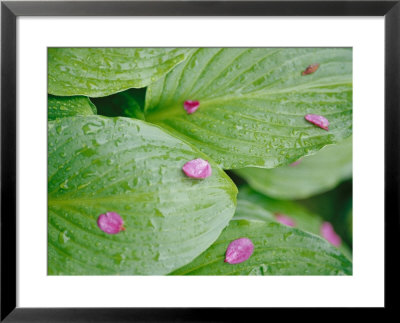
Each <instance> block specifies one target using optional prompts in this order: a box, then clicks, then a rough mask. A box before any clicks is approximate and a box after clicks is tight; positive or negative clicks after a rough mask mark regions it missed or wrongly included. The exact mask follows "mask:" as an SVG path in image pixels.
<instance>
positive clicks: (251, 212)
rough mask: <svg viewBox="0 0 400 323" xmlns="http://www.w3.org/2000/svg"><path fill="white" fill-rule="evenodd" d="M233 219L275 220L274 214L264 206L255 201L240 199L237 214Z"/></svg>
mask: <svg viewBox="0 0 400 323" xmlns="http://www.w3.org/2000/svg"><path fill="white" fill-rule="evenodd" d="M233 220H249V221H264V222H271V221H275V217H274V215H273V214H272V213H271V212H269V211H267V210H266V209H265V208H263V207H262V206H259V205H258V204H255V203H253V202H250V201H247V200H244V199H240V200H238V201H237V206H236V211H235V215H234V216H233Z"/></svg>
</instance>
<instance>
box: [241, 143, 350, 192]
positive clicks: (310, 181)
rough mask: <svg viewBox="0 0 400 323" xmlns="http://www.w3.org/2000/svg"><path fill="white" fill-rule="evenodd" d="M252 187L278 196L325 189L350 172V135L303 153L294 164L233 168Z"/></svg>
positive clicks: (338, 181)
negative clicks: (317, 150) (341, 140)
mask: <svg viewBox="0 0 400 323" xmlns="http://www.w3.org/2000/svg"><path fill="white" fill-rule="evenodd" d="M235 172H236V173H237V174H239V175H240V176H242V177H243V178H245V179H246V180H247V182H248V183H249V184H250V186H251V187H253V188H254V189H255V190H257V191H259V192H261V193H264V194H266V195H269V196H273V197H275V198H279V199H301V198H306V197H309V196H312V195H315V194H318V193H323V192H325V191H328V190H330V189H332V188H334V187H335V186H337V185H338V184H339V183H340V182H341V181H343V180H345V179H348V178H350V177H351V175H352V138H351V137H350V138H348V139H346V140H344V141H343V142H342V143H339V144H336V145H330V146H327V147H325V148H323V149H321V150H320V151H319V152H317V153H316V154H315V155H312V156H306V157H304V158H302V159H301V160H300V163H299V164H298V165H296V166H289V165H288V166H283V167H278V168H275V169H262V168H243V169H238V170H235Z"/></svg>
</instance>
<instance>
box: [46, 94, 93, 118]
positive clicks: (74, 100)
mask: <svg viewBox="0 0 400 323" xmlns="http://www.w3.org/2000/svg"><path fill="white" fill-rule="evenodd" d="M47 107H48V119H49V120H54V119H58V118H64V117H71V116H88V115H93V114H96V107H95V106H94V104H93V103H92V102H90V100H89V99H88V98H87V97H85V96H70V97H65V96H54V95H49V96H48V101H47Z"/></svg>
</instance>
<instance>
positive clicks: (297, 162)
mask: <svg viewBox="0 0 400 323" xmlns="http://www.w3.org/2000/svg"><path fill="white" fill-rule="evenodd" d="M300 163H301V159H298V160H296V161H295V162H293V163H291V164H290V165H289V166H291V167H294V166H297V165H298V164H300Z"/></svg>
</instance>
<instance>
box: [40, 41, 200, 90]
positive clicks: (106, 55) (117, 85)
mask: <svg viewBox="0 0 400 323" xmlns="http://www.w3.org/2000/svg"><path fill="white" fill-rule="evenodd" d="M191 51H192V50H191V49H187V48H49V49H48V64H49V78H48V81H49V85H48V92H49V93H50V94H54V95H86V96H91V97H100V96H106V95H110V94H113V93H116V92H120V91H123V90H126V89H129V88H139V87H145V86H147V85H149V84H150V83H151V82H154V81H156V80H157V79H159V78H160V77H162V76H163V75H164V74H165V73H167V72H168V71H170V70H171V69H172V68H173V67H174V66H176V65H177V64H179V63H180V62H182V61H183V60H184V59H185V58H186V56H187V54H188V53H190V52H191Z"/></svg>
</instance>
